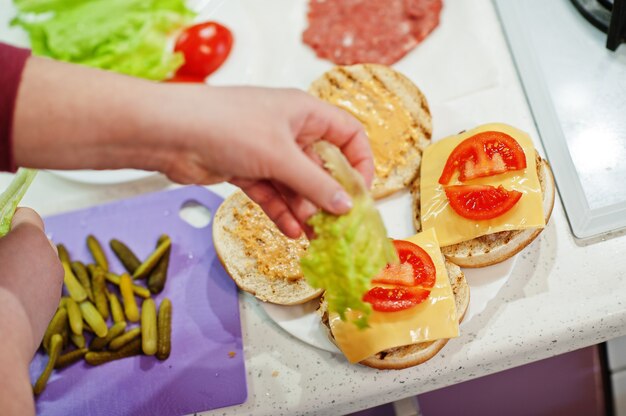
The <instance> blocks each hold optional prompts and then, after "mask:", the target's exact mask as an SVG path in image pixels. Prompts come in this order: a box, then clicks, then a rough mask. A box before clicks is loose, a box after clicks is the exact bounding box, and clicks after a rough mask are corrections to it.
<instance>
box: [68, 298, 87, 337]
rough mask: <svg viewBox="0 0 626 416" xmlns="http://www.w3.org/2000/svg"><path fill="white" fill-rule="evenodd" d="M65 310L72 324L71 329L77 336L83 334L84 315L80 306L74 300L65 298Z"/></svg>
mask: <svg viewBox="0 0 626 416" xmlns="http://www.w3.org/2000/svg"><path fill="white" fill-rule="evenodd" d="M63 300H64V301H65V309H67V315H68V318H69V322H70V329H71V330H72V333H74V334H75V335H82V334H83V315H82V314H81V313H80V308H79V307H78V304H77V303H76V302H75V301H74V299H72V298H64V299H63Z"/></svg>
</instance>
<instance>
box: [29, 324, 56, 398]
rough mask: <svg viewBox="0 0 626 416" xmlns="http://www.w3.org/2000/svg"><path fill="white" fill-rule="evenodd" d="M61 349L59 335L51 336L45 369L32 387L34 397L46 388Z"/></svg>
mask: <svg viewBox="0 0 626 416" xmlns="http://www.w3.org/2000/svg"><path fill="white" fill-rule="evenodd" d="M61 348H63V337H61V335H59V334H54V335H52V338H51V339H50V352H49V354H48V363H47V364H46V368H45V369H44V370H43V373H41V375H40V376H39V378H38V379H37V381H36V382H35V385H34V386H33V393H35V395H39V394H41V393H42V392H43V391H44V389H45V388H46V384H47V383H48V379H49V378H50V374H52V370H53V369H54V366H55V364H56V360H57V359H58V358H59V355H60V354H61Z"/></svg>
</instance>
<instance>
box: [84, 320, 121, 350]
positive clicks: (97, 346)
mask: <svg viewBox="0 0 626 416" xmlns="http://www.w3.org/2000/svg"><path fill="white" fill-rule="evenodd" d="M125 330H126V322H118V323H116V324H113V326H111V327H110V328H109V332H108V333H107V336H106V337H104V338H100V337H96V338H94V339H93V340H92V341H91V344H89V350H90V351H100V350H103V349H104V348H105V347H106V346H107V345H109V342H111V340H112V339H113V338H117V337H118V336H119V335H121V334H122V333H124V331H125Z"/></svg>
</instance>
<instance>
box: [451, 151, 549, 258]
mask: <svg viewBox="0 0 626 416" xmlns="http://www.w3.org/2000/svg"><path fill="white" fill-rule="evenodd" d="M536 161H537V175H538V177H539V183H540V185H541V191H542V193H543V212H544V216H545V218H546V224H547V223H548V220H549V219H550V215H551V214H552V207H553V206H554V193H555V186H554V177H553V176H552V170H551V169H550V165H549V164H548V162H547V161H545V160H543V159H541V157H539V156H538V155H537V157H536ZM541 231H543V228H529V229H525V230H514V231H501V232H498V233H494V234H487V235H483V236H480V237H477V238H474V239H472V240H469V241H464V242H462V243H458V244H453V245H451V246H447V247H442V248H441V252H442V253H443V254H444V255H445V256H446V258H447V259H448V260H450V261H451V262H453V263H455V264H458V265H459V266H461V267H485V266H491V265H492V264H496V263H500V262H502V261H504V260H506V259H508V258H510V257H512V256H514V255H515V254H517V253H519V252H520V251H521V250H523V249H524V248H525V247H526V246H527V245H529V244H530V243H531V242H532V241H533V240H534V239H535V238H537V236H538V235H539V234H540V233H541Z"/></svg>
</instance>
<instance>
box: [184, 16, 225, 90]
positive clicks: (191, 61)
mask: <svg viewBox="0 0 626 416" xmlns="http://www.w3.org/2000/svg"><path fill="white" fill-rule="evenodd" d="M232 46H233V35H232V34H231V33H230V30H228V29H227V28H226V27H224V26H222V25H220V24H219V23H216V22H204V23H199V24H197V25H193V26H190V27H188V28H187V29H185V31H183V33H181V34H180V36H179V37H178V39H177V40H176V45H175V46H174V50H175V51H176V52H182V53H183V55H184V56H185V63H184V64H183V66H181V67H180V68H179V69H178V71H177V72H176V75H177V76H187V77H196V78H202V79H204V78H206V77H207V76H209V75H210V74H212V73H213V72H215V71H216V70H217V69H218V68H219V67H220V66H221V65H222V64H223V63H224V61H225V60H226V58H228V55H229V54H230V50H231V49H232Z"/></svg>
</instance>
